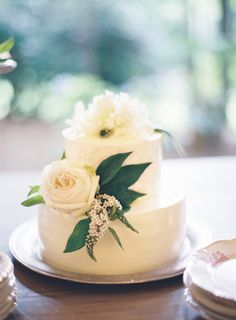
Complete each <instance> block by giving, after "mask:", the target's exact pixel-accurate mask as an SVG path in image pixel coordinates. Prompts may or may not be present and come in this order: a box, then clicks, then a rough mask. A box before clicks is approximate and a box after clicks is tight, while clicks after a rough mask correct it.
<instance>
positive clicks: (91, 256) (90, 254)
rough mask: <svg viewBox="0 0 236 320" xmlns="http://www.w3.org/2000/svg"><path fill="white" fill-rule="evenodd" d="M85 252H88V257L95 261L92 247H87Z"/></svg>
mask: <svg viewBox="0 0 236 320" xmlns="http://www.w3.org/2000/svg"><path fill="white" fill-rule="evenodd" d="M87 252H88V255H89V256H90V258H91V259H93V260H94V261H95V262H97V259H96V257H95V255H94V253H93V248H87Z"/></svg>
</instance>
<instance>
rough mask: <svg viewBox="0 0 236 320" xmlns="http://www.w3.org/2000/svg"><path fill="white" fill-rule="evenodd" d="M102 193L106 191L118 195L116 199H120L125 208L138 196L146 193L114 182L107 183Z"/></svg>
mask: <svg viewBox="0 0 236 320" xmlns="http://www.w3.org/2000/svg"><path fill="white" fill-rule="evenodd" d="M100 193H106V194H109V195H111V196H114V197H116V199H118V200H119V201H120V203H121V205H122V207H125V208H127V207H129V205H130V204H131V203H132V202H133V201H134V200H136V199H137V198H139V197H143V196H145V193H141V192H137V191H134V190H130V189H128V188H127V187H126V186H123V185H121V184H117V185H115V184H113V185H112V186H109V185H106V186H104V187H102V189H101V190H100Z"/></svg>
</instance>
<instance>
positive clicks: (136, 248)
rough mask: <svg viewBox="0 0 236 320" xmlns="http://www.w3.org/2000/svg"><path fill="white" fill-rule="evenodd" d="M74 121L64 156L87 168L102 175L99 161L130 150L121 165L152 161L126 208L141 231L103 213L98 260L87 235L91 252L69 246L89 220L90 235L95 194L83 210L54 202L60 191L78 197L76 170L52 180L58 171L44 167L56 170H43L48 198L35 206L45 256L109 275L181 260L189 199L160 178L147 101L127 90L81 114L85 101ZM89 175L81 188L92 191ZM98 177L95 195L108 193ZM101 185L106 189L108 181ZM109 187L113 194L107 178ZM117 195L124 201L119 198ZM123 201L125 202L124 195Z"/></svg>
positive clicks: (158, 142)
mask: <svg viewBox="0 0 236 320" xmlns="http://www.w3.org/2000/svg"><path fill="white" fill-rule="evenodd" d="M69 124H70V127H69V128H67V129H65V130H64V131H63V139H64V150H65V157H66V161H69V162H71V163H73V164H74V163H80V164H81V163H82V164H84V165H86V167H89V168H90V169H89V170H90V172H91V171H92V170H94V172H95V171H96V170H97V173H96V174H97V175H98V173H99V172H100V171H99V170H98V169H97V168H98V167H99V165H100V164H101V162H102V161H104V160H105V159H107V158H109V157H111V156H116V155H117V154H124V153H128V152H130V155H129V156H127V157H126V159H124V162H123V164H122V166H127V167H128V166H130V165H131V166H132V165H136V164H137V165H139V164H141V163H148V165H147V168H146V169H145V170H144V172H143V173H142V175H140V178H139V179H137V181H135V183H133V184H132V185H131V186H130V187H129V189H132V190H134V191H136V192H140V193H142V196H139V197H138V198H137V199H136V200H134V201H133V202H132V203H131V205H130V208H129V209H127V210H126V213H125V217H126V218H127V220H128V221H129V223H130V225H132V226H133V228H135V230H137V231H138V233H137V232H133V231H132V230H130V228H126V226H125V225H124V223H121V219H120V220H119V219H116V220H112V219H110V221H109V223H108V222H107V221H108V220H106V219H105V218H104V221H105V220H106V222H104V225H103V229H101V230H105V231H106V232H105V231H101V230H100V229H99V230H100V231H99V232H100V234H99V236H98V235H97V234H96V237H97V238H93V239H96V245H94V256H96V261H94V260H95V257H94V260H93V259H91V256H89V255H88V253H87V251H88V243H89V241H88V235H87V238H86V244H87V250H86V246H83V247H81V248H80V249H78V250H74V251H72V250H65V247H66V244H67V243H68V239H70V236H71V234H72V231H73V230H74V228H75V226H78V225H79V223H80V222H81V221H85V219H86V218H87V219H88V217H90V224H89V232H90V235H91V234H93V233H91V232H92V231H91V230H92V224H91V221H95V220H93V219H94V218H93V215H92V214H93V211H91V214H88V210H90V208H89V207H88V203H89V204H90V203H91V202H89V201H90V200H88V199H89V198H90V197H91V192H90V193H89V196H88V197H87V198H86V200H85V202H86V203H85V204H84V205H85V207H86V211H85V210H83V206H82V205H81V202H80V205H77V207H78V208H77V207H76V206H74V202H73V205H72V206H71V205H70V207H68V210H65V207H64V206H62V205H61V204H60V201H59V202H58V204H57V202H56V201H57V199H58V192H60V195H62V193H63V192H64V191H65V192H68V190H69V189H70V188H72V189H73V193H71V195H70V194H69V193H68V196H66V197H67V198H66V201H67V200H68V199H69V200H70V199H74V198H75V196H76V197H77V195H76V193H75V189H74V188H75V186H76V185H77V184H76V183H77V182H75V181H77V180H75V179H74V177H75V176H74V175H73V174H72V173H71V172H70V174H72V175H71V176H70V177H72V178H70V177H69V178H68V176H66V174H64V173H63V174H61V173H60V175H58V176H56V178H55V172H57V171H55V170H58V169H53V170H54V171H53V170H52V169H51V168H49V169H47V170H46V171H45V172H47V175H48V172H51V171H53V172H54V173H53V174H54V176H53V177H49V178H48V176H47V177H46V178H45V175H46V173H45V172H44V174H43V179H44V180H45V179H46V180H47V184H46V183H45V182H44V183H43V184H42V186H41V187H40V190H41V194H42V197H43V198H44V201H42V202H44V203H42V204H40V206H39V211H38V227H39V244H40V251H41V255H42V257H43V259H44V260H45V261H46V262H47V263H48V264H50V265H52V266H55V267H57V268H60V269H63V270H67V271H73V272H79V273H87V274H107V275H112V274H131V273H138V272H145V271H149V270H153V269H156V268H158V267H162V266H165V265H168V264H169V263H171V262H173V261H174V260H176V259H177V258H178V257H179V256H180V254H181V252H182V251H183V247H184V241H185V199H184V195H183V194H182V193H181V192H180V190H179V188H178V187H176V186H173V185H172V183H169V182H168V183H167V182H165V181H162V180H161V161H162V134H160V133H155V132H154V130H153V126H152V125H151V124H150V122H149V121H148V119H147V115H146V113H145V110H144V108H143V106H141V105H140V103H139V102H138V101H137V100H134V99H132V98H130V97H129V96H128V95H126V94H120V95H115V94H113V93H110V92H107V93H105V95H103V96H100V97H97V98H95V99H94V101H93V103H92V105H91V106H89V109H88V111H84V110H83V108H82V107H81V105H80V106H79V108H78V109H77V112H76V115H75V116H74V118H73V119H72V120H71V121H69ZM63 161H64V160H63ZM63 165H64V164H63ZM66 165H67V163H66ZM57 166H58V164H57ZM50 170H51V171H50ZM116 177H118V176H117V175H115V177H114V178H113V180H114V181H113V180H111V181H113V182H110V185H111V186H113V185H114V183H116V182H117V181H116V180H115V179H118V178H116ZM70 179H72V180H70ZM86 179H87V178H86ZM86 179H85V178H84V177H83V175H82V180H81V181H82V182H81V181H80V184H81V185H80V188H81V190H85V189H86V188H87V182H85V181H89V180H86ZM91 179H92V178H91ZM93 179H94V177H93ZM98 179H99V178H98ZM104 179H106V177H105V178H104ZM48 181H49V182H48ZM91 181H92V180H91ZM95 181H96V179H94V180H93V182H92V184H91V185H93V186H94V185H95V183H96V182H95ZM101 181H102V180H101V177H100V186H99V187H97V192H98V193H99V190H103V189H102V182H101ZM83 183H84V185H83ZM85 183H86V185H85ZM117 183H118V182H117ZM104 184H105V186H106V183H105V182H104ZM74 185H75V186H74ZM107 186H108V188H107V190H108V191H109V183H107ZM93 188H94V187H93ZM63 190H64V191H63ZM81 190H80V191H81ZM111 195H112V194H111ZM50 197H51V198H50ZM48 198H50V201H48V200H47V199H48ZM117 199H118V200H119V197H118V198H117ZM117 199H116V200H117ZM69 200H68V202H69ZM116 200H115V201H116ZM73 201H74V200H73ZM83 201H84V199H83ZM120 202H121V206H122V205H123V204H122V200H121V201H120ZM59 204H60V205H59ZM63 205H64V203H63ZM91 208H96V206H94V207H91ZM77 209H78V210H77ZM91 210H92V209H91ZM117 210H118V209H117ZM110 212H111V211H110ZM109 214H110V213H109ZM99 217H100V216H99ZM106 223H107V224H106ZM108 225H109V227H112V229H114V230H115V231H116V234H117V235H118V236H119V239H120V242H121V243H122V247H123V250H122V249H121V248H120V247H119V245H117V243H116V242H118V241H117V239H116V241H115V239H114V237H113V236H114V234H113V235H112V233H111V232H107V231H108ZM74 236H76V233H74ZM73 239H74V238H73ZM78 239H79V238H78ZM98 240H99V241H98ZM90 253H91V252H90Z"/></svg>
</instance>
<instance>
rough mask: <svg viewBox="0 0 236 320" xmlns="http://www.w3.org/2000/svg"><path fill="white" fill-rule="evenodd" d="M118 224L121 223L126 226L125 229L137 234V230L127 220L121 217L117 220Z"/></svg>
mask: <svg viewBox="0 0 236 320" xmlns="http://www.w3.org/2000/svg"><path fill="white" fill-rule="evenodd" d="M119 220H120V222H122V223H123V224H124V225H126V227H127V228H129V229H130V230H132V231H134V232H136V233H139V232H138V230H136V229H135V228H134V227H133V226H132V225H131V224H130V223H129V221H128V220H127V218H126V217H125V216H122V217H120V218H119Z"/></svg>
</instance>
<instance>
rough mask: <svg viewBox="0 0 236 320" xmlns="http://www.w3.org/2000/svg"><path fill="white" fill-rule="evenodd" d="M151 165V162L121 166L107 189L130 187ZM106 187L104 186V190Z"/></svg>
mask: <svg viewBox="0 0 236 320" xmlns="http://www.w3.org/2000/svg"><path fill="white" fill-rule="evenodd" d="M150 164H151V162H147V163H140V164H130V165H127V166H123V167H121V168H120V170H119V171H118V172H117V174H116V175H115V176H114V177H113V178H112V180H110V181H109V183H108V185H109V188H111V187H114V186H116V185H122V186H126V187H130V186H132V185H133V184H134V183H135V182H136V181H137V180H138V179H139V178H140V176H141V175H142V174H143V172H144V170H145V169H146V168H147V167H148V166H149V165H150ZM105 187H106V186H104V188H105Z"/></svg>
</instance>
